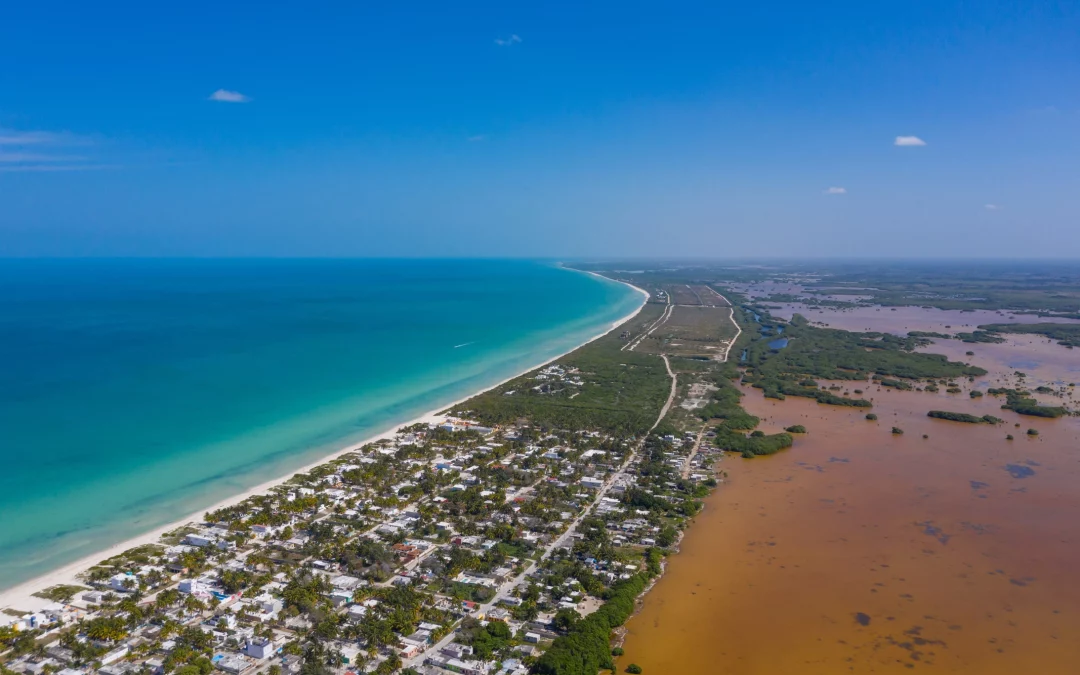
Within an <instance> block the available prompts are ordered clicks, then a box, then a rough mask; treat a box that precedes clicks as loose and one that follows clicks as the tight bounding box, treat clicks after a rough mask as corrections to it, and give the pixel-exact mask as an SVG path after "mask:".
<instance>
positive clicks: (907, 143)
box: [893, 136, 926, 147]
mask: <svg viewBox="0 0 1080 675" xmlns="http://www.w3.org/2000/svg"><path fill="white" fill-rule="evenodd" d="M893 145H899V146H902V147H917V146H921V145H926V141H924V140H923V139H921V138H919V137H918V136H897V137H896V141H895V142H894V143H893Z"/></svg>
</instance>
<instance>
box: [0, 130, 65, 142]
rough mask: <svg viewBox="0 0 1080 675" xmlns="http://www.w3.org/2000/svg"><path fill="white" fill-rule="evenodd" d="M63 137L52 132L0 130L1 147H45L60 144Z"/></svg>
mask: <svg viewBox="0 0 1080 675" xmlns="http://www.w3.org/2000/svg"><path fill="white" fill-rule="evenodd" d="M62 138H63V137H62V136H61V135H60V134H54V133H52V132H51V131H14V130H11V129H0V145H44V144H46V143H58V142H60V141H61V139H62Z"/></svg>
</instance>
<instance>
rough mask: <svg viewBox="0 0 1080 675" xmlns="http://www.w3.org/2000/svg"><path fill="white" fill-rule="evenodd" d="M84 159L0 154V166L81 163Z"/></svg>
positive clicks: (37, 153)
mask: <svg viewBox="0 0 1080 675" xmlns="http://www.w3.org/2000/svg"><path fill="white" fill-rule="evenodd" d="M85 160H86V158H85V157H79V156H78V155H46V154H44V153H41V152H0V164H12V163H15V162H21V163H25V162H83V161H85Z"/></svg>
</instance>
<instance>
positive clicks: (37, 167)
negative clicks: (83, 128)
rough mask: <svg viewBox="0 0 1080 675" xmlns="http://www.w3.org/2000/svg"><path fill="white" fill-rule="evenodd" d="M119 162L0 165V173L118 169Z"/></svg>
mask: <svg viewBox="0 0 1080 675" xmlns="http://www.w3.org/2000/svg"><path fill="white" fill-rule="evenodd" d="M119 168H121V167H120V165H119V164H14V165H10V166H0V173H42V172H46V171H48V172H52V171H101V170H102V169H119Z"/></svg>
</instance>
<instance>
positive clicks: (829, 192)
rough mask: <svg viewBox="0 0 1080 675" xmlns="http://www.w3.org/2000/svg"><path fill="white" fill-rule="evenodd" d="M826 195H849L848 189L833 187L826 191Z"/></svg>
mask: <svg viewBox="0 0 1080 675" xmlns="http://www.w3.org/2000/svg"><path fill="white" fill-rule="evenodd" d="M825 194H827V195H846V194H847V188H842V187H831V188H829V189H828V190H826V191H825Z"/></svg>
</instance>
